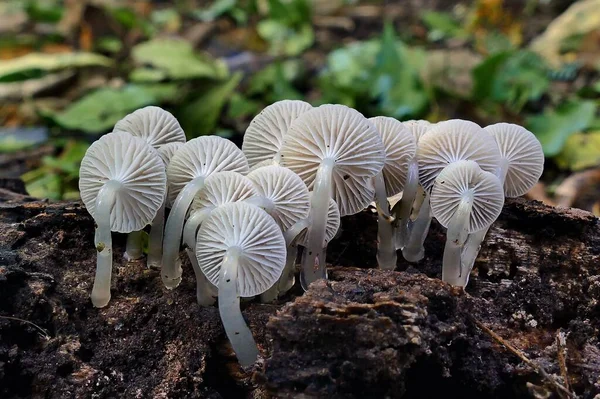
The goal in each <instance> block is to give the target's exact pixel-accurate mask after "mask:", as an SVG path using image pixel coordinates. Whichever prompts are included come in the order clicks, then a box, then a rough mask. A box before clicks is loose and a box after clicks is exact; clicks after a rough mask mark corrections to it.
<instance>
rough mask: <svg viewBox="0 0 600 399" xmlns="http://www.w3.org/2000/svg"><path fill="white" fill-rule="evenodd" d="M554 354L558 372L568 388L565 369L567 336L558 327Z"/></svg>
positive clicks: (567, 375) (567, 377) (567, 374)
mask: <svg viewBox="0 0 600 399" xmlns="http://www.w3.org/2000/svg"><path fill="white" fill-rule="evenodd" d="M556 354H557V357H558V365H559V367H560V374H561V375H562V378H563V381H564V382H565V388H567V389H570V388H569V373H568V370H567V336H566V335H565V333H564V332H562V331H561V330H560V329H559V330H558V331H557V332H556Z"/></svg>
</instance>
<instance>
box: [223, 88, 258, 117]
mask: <svg viewBox="0 0 600 399" xmlns="http://www.w3.org/2000/svg"><path fill="white" fill-rule="evenodd" d="M261 108H263V107H262V104H261V103H260V102H258V101H254V100H251V99H249V98H246V97H244V96H243V95H241V94H239V93H233V95H232V96H231V100H230V101H229V108H228V109H227V116H228V117H229V118H232V119H244V118H246V117H249V116H253V115H256V114H258V112H259V111H260V110H261Z"/></svg>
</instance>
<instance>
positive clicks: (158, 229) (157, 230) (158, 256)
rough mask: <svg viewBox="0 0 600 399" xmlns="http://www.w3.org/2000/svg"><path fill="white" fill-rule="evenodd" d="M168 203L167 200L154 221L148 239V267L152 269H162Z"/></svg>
mask: <svg viewBox="0 0 600 399" xmlns="http://www.w3.org/2000/svg"><path fill="white" fill-rule="evenodd" d="M166 204H167V201H166V200H165V201H164V202H163V204H162V205H161V207H160V208H158V212H156V216H155V217H154V220H152V228H151V229H150V235H149V237H148V260H147V262H146V263H147V265H148V267H149V268H151V267H156V268H159V267H160V263H161V260H162V247H163V233H164V232H165V206H166Z"/></svg>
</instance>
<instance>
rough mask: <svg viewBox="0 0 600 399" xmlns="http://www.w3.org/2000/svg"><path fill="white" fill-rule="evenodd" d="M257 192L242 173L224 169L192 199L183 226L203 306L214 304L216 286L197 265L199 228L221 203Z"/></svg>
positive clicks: (239, 199) (241, 199) (246, 197)
mask: <svg viewBox="0 0 600 399" xmlns="http://www.w3.org/2000/svg"><path fill="white" fill-rule="evenodd" d="M255 195H256V191H255V189H254V185H253V184H252V181H250V180H249V179H248V178H247V177H245V176H244V175H242V174H240V173H237V172H230V171H225V172H216V173H213V174H211V175H210V176H208V177H207V178H206V184H205V185H204V187H203V188H202V190H200V191H198V194H197V195H196V197H195V198H194V202H192V205H191V207H190V216H189V217H188V219H187V221H186V223H185V227H184V228H183V242H184V243H185V246H186V252H187V254H188V257H189V258H190V263H191V264H192V268H193V269H194V273H195V275H196V298H197V300H198V304H199V305H200V306H210V305H212V304H214V302H215V300H214V297H215V296H216V289H214V286H212V284H210V283H209V282H208V280H207V279H206V277H205V276H204V273H202V271H201V270H200V266H199V265H198V259H197V258H196V253H195V251H196V235H197V232H198V228H199V227H200V225H201V224H202V222H203V221H204V220H206V218H208V217H209V216H210V214H211V213H212V212H213V211H214V210H215V209H217V208H218V207H219V206H222V205H225V204H229V203H232V202H236V201H243V200H245V199H248V198H250V197H253V196H255Z"/></svg>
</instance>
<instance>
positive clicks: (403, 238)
mask: <svg viewBox="0 0 600 399" xmlns="http://www.w3.org/2000/svg"><path fill="white" fill-rule="evenodd" d="M418 188H419V164H418V163H417V157H413V158H412V159H411V160H410V162H409V164H408V176H407V178H406V184H405V185H404V192H403V193H402V198H401V199H400V201H399V202H398V204H399V205H398V204H397V205H396V206H394V212H393V214H394V216H396V218H397V219H399V221H398V234H397V236H396V237H397V239H398V241H397V242H396V249H402V248H404V246H405V245H406V243H407V242H408V236H409V227H410V214H411V211H412V208H413V204H414V202H415V198H416V196H417V189H418Z"/></svg>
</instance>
